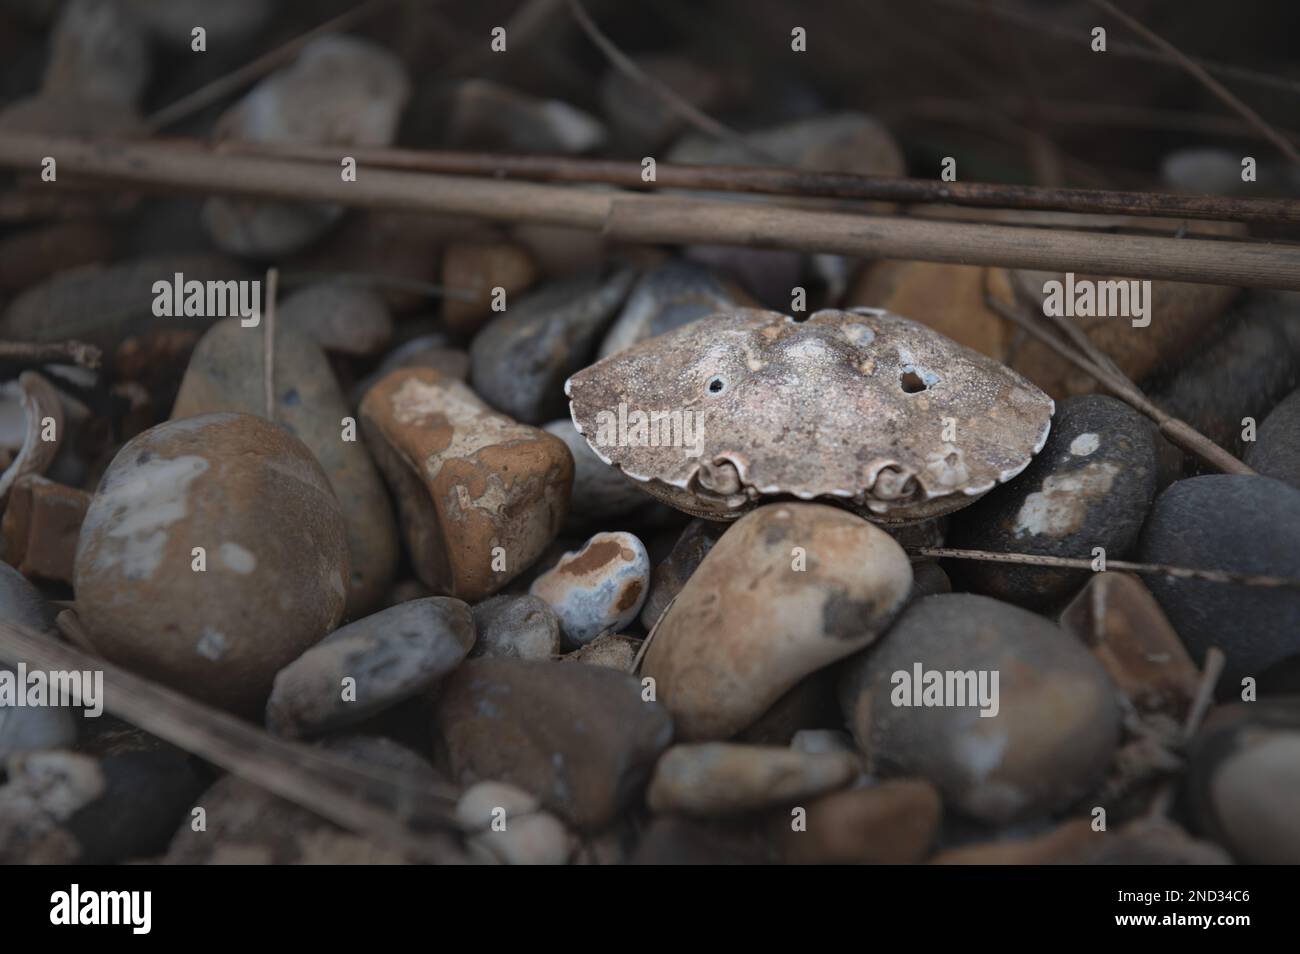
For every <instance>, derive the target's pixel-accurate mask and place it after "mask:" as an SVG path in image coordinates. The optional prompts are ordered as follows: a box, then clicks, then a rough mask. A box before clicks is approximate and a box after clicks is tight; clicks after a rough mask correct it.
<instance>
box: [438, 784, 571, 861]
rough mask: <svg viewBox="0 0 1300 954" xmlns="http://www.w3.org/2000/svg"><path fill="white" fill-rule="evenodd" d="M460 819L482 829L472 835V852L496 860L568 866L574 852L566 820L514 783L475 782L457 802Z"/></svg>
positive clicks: (466, 824)
mask: <svg viewBox="0 0 1300 954" xmlns="http://www.w3.org/2000/svg"><path fill="white" fill-rule="evenodd" d="M456 818H457V820H458V821H459V822H460V823H461V824H462V825H464V826H465V827H466V828H467V829H468V830H469V831H471V832H477V834H472V835H471V836H470V838H469V845H468V846H469V849H470V851H471V852H472V853H475V854H477V855H478V856H479V857H480V858H482V859H484V860H486V861H490V862H492V863H496V864H503V865H562V864H564V863H565V862H567V861H568V860H569V855H570V854H572V852H573V845H572V839H571V838H570V837H569V833H568V831H567V830H566V829H565V827H564V824H563V822H561V821H560V820H559V819H558V818H556V817H555V816H554V815H552V814H550V813H549V812H544V811H542V810H541V805H540V803H539V802H538V801H537V799H536V798H534V797H533V796H532V795H529V794H528V793H527V792H525V791H524V790H523V789H520V788H516V787H515V786H513V785H505V784H502V783H500V782H479V783H478V784H477V785H471V786H470V787H469V788H467V789H466V790H465V794H463V795H462V796H461V797H460V801H459V802H458V803H457V804H456Z"/></svg>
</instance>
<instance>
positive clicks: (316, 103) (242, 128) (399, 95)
mask: <svg viewBox="0 0 1300 954" xmlns="http://www.w3.org/2000/svg"><path fill="white" fill-rule="evenodd" d="M410 93H411V86H410V80H409V79H408V78H407V75H406V69H405V67H404V66H403V65H402V63H401V61H400V60H399V59H398V58H397V57H395V56H394V55H393V54H391V53H389V52H388V51H387V50H385V49H384V48H383V47H380V46H377V45H375V44H374V43H371V42H369V41H366V40H359V39H356V38H355V37H349V36H324V37H320V38H318V39H315V40H312V41H311V42H310V43H308V44H307V45H306V46H305V47H303V50H302V52H301V53H299V54H298V58H297V60H295V61H294V62H293V63H292V64H291V65H289V66H287V67H284V68H282V69H280V70H278V71H276V72H275V73H272V74H271V75H270V76H268V77H267V78H266V79H264V80H262V81H261V82H260V83H258V84H257V86H255V87H253V89H252V90H251V91H249V92H248V94H247V95H245V96H244V98H243V99H241V100H240V101H239V102H238V103H236V104H235V105H234V106H233V107H231V108H230V109H229V110H228V111H227V112H226V113H225V114H224V115H223V116H222V117H221V118H220V119H219V120H218V122H217V128H216V135H217V137H218V138H220V139H237V140H242V141H245V142H253V143H285V142H290V143H316V144H328V145H337V146H341V147H348V146H387V145H389V144H390V143H391V142H392V141H393V140H394V138H395V137H396V135H397V127H398V123H399V122H400V121H401V118H402V111H403V109H404V108H405V106H406V101H407V99H408V98H409V97H410ZM364 174H365V173H364V171H363V170H358V173H357V175H358V178H361V177H362V176H363V175H364ZM342 214H343V209H342V207H341V206H337V205H308V204H303V203H289V202H267V201H263V200H251V199H228V198H224V197H214V198H210V199H208V200H207V202H206V203H204V206H203V224H204V227H205V228H206V229H207V230H208V233H209V235H211V237H212V240H213V241H214V242H215V243H216V245H217V247H218V248H220V249H222V250H223V251H227V252H230V253H232V254H235V255H242V256H249V257H253V258H263V257H266V258H272V257H276V256H280V255H287V254H290V253H292V252H295V251H297V250H299V249H301V248H303V247H305V246H306V245H308V244H310V243H311V242H312V241H314V240H316V239H318V238H320V237H321V236H322V235H323V234H324V233H325V232H326V231H327V230H328V229H329V228H330V227H331V226H332V225H333V224H334V223H335V222H337V221H338V220H339V219H340V218H341V217H342Z"/></svg>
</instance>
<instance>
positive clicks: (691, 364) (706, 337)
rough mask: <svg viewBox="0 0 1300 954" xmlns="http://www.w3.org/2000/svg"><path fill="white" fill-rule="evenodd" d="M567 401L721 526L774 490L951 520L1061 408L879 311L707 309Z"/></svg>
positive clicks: (616, 457)
mask: <svg viewBox="0 0 1300 954" xmlns="http://www.w3.org/2000/svg"><path fill="white" fill-rule="evenodd" d="M565 393H566V394H567V395H568V396H569V401H570V403H569V409H570V413H571V414H572V416H573V422H574V424H575V425H576V426H577V428H578V431H579V432H580V433H581V434H582V435H583V437H585V438H586V440H587V443H588V444H589V445H590V446H591V448H592V449H593V450H594V451H595V452H596V454H597V455H599V457H600V458H601V459H602V460H604V461H605V462H606V463H608V464H611V465H613V466H615V467H617V468H619V470H621V471H623V473H625V474H626V475H627V476H628V477H631V478H633V479H634V480H637V481H640V482H641V484H642V487H643V488H644V489H645V490H646V491H647V492H649V493H651V494H653V495H654V496H656V497H658V498H659V499H661V500H663V501H664V502H665V503H668V504H671V505H672V506H674V507H676V508H678V509H679V510H684V511H686V512H687V513H690V514H693V515H695V516H699V517H705V518H708V519H713V520H731V519H734V518H736V517H739V516H740V515H741V514H743V513H744V512H745V511H746V510H749V509H751V508H752V507H754V506H756V505H757V504H758V503H760V502H765V501H766V499H769V498H773V497H794V498H798V499H801V500H813V499H817V498H831V499H832V500H833V501H838V502H840V503H842V504H844V505H846V506H849V507H851V508H853V509H855V510H858V511H859V512H861V513H862V515H863V516H865V517H867V518H868V519H871V520H874V521H876V522H878V523H887V524H898V523H911V522H913V521H918V520H925V519H929V518H932V517H936V516H940V515H942V514H945V513H949V512H951V511H953V510H957V509H959V508H961V507H964V506H966V505H967V504H970V503H972V502H974V501H975V500H976V499H978V498H979V497H980V496H982V495H983V494H985V493H987V492H988V491H989V490H991V489H992V488H993V487H995V486H996V485H997V484H999V483H1002V482H1004V481H1007V480H1010V479H1011V478H1013V477H1015V476H1016V475H1017V474H1019V473H1020V472H1021V471H1022V470H1024V469H1025V467H1027V466H1028V464H1029V462H1030V460H1031V459H1032V458H1033V456H1034V455H1035V454H1036V453H1038V452H1039V451H1040V450H1042V448H1043V444H1044V443H1045V442H1046V440H1047V433H1048V431H1049V429H1050V428H1051V418H1052V413H1053V411H1054V409H1055V408H1054V405H1053V402H1052V399H1051V398H1049V397H1048V396H1047V395H1046V394H1044V393H1043V392H1042V391H1040V390H1039V389H1038V388H1036V387H1034V386H1033V385H1032V384H1030V383H1029V382H1028V381H1026V380H1025V379H1024V378H1022V377H1021V376H1020V375H1019V374H1016V373H1015V372H1014V371H1012V370H1011V369H1010V368H1007V367H1005V366H1003V365H1001V364H999V363H998V362H996V361H993V360H992V359H990V358H987V357H985V356H984V355H981V354H979V353H977V352H975V351H971V350H970V349H969V348H965V347H962V346H961V345H959V344H957V343H956V342H955V341H952V340H951V339H949V338H946V337H944V336H943V335H941V334H938V333H937V332H935V331H933V330H931V329H930V328H928V327H926V326H925V325H922V324H918V323H917V322H914V321H910V320H908V319H906V318H903V317H901V316H899V315H895V314H891V313H890V312H887V311H883V310H880V309H870V308H859V309H854V310H853V311H819V312H816V313H814V314H813V315H811V316H810V317H808V318H807V320H804V321H797V320H796V319H794V318H791V317H789V316H788V315H782V314H779V313H777V312H772V311H760V310H756V309H736V310H734V311H729V312H727V313H725V314H718V315H712V316H710V317H708V318H703V319H701V320H699V321H696V322H694V323H692V324H689V325H686V326H685V327H683V328H679V329H677V330H676V331H674V332H671V333H669V334H665V335H661V336H659V337H657V338H651V339H649V340H648V341H643V342H641V343H640V344H638V345H636V346H634V347H632V348H630V349H628V350H627V351H623V352H620V353H618V354H615V355H612V356H610V357H608V358H605V359H603V360H601V361H598V362H597V363H596V364H593V365H591V366H590V367H588V368H585V369H583V370H582V371H580V372H578V373H577V374H575V375H573V377H571V378H570V379H569V380H568V381H567V382H566V384H565Z"/></svg>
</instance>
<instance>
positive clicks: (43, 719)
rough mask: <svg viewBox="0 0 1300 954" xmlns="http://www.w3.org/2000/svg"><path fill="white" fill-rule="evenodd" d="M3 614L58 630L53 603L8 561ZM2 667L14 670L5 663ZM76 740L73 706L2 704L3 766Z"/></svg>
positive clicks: (0, 583) (3, 573) (1, 574)
mask: <svg viewBox="0 0 1300 954" xmlns="http://www.w3.org/2000/svg"><path fill="white" fill-rule="evenodd" d="M7 516H8V514H7V513H6V517H7ZM0 617H2V618H4V619H6V620H8V621H10V622H13V623H17V624H18V625H20V626H26V627H29V628H30V629H34V630H36V631H37V632H40V633H46V634H48V635H54V634H55V633H57V632H58V629H57V628H56V627H55V625H54V609H53V607H51V606H50V605H49V604H48V603H46V602H45V598H44V597H43V596H41V594H40V592H39V591H38V590H37V589H36V587H34V586H32V584H31V583H29V582H28V581H27V580H26V579H24V577H23V576H22V574H20V573H19V572H18V571H17V570H15V569H14V568H13V567H11V566H9V565H8V564H7V563H0ZM0 670H2V671H6V672H13V671H14V670H13V669H12V668H11V667H9V666H5V665H3V664H0ZM76 740H77V722H76V719H75V718H74V717H73V713H72V710H71V709H65V708H57V707H53V706H7V705H4V704H0V770H3V768H4V765H5V762H7V761H8V760H9V759H10V758H11V757H12V756H15V755H19V754H21V753H23V752H36V751H40V750H42V749H58V748H65V747H70V746H72V745H73V743H75V742H76ZM0 775H3V771H0Z"/></svg>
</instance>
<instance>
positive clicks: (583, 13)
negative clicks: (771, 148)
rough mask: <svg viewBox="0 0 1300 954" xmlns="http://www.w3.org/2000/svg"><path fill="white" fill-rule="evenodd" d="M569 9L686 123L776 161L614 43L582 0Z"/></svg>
mask: <svg viewBox="0 0 1300 954" xmlns="http://www.w3.org/2000/svg"><path fill="white" fill-rule="evenodd" d="M569 10H570V11H571V12H572V13H573V18H574V20H576V21H577V22H578V26H580V27H582V32H583V33H585V34H587V38H588V39H590V40H591V42H592V43H594V44H596V46H598V47H600V51H601V52H602V53H604V54H605V56H606V57H608V58H609V61H610V62H611V63H613V64H614V67H615V68H616V69H617V70H619V72H621V73H623V74H625V75H626V76H628V77H629V78H630V79H631V80H632V81H633V82H635V83H637V84H639V85H640V86H643V87H645V88H646V89H648V90H649V91H650V92H651V93H653V94H654V95H655V96H657V97H658V98H659V99H661V100H663V101H664V103H665V104H667V106H668V107H669V108H670V109H671V110H672V111H673V112H674V113H676V114H677V115H678V116H680V117H681V118H682V119H683V120H684V121H685V122H687V123H689V124H690V125H692V126H694V127H695V128H696V129H698V130H699V131H700V132H702V133H704V134H705V135H706V136H712V137H713V138H714V139H721V140H723V141H724V142H729V143H731V144H732V145H734V146H738V147H740V148H741V149H744V150H745V151H746V152H748V153H750V154H751V155H753V156H755V157H756V158H758V159H761V160H764V161H767V162H771V161H774V160H775V157H774V156H772V155H769V154H768V153H767V152H766V151H765V150H763V149H760V148H759V147H758V146H756V145H754V144H753V143H752V142H750V141H749V140H748V139H746V138H745V137H744V136H742V135H741V134H740V133H738V132H737V131H736V130H734V129H732V128H731V127H730V126H727V125H725V124H723V123H720V122H718V121H717V120H716V119H714V118H713V117H712V116H710V115H709V114H708V113H706V112H704V111H703V110H701V109H699V108H698V107H696V106H694V105H692V104H691V103H689V102H687V101H686V100H685V99H683V98H682V97H681V96H679V95H678V94H677V92H676V91H674V90H673V89H672V87H670V86H668V84H666V83H664V82H662V81H660V80H659V79H657V78H656V77H654V76H651V75H650V74H649V73H647V72H646V71H645V70H643V69H641V67H639V66H637V65H636V63H635V62H634V61H633V60H632V58H631V57H629V56H628V55H627V54H626V53H624V52H623V51H622V50H620V49H619V48H618V47H617V46H616V45H615V44H614V41H613V40H611V39H610V38H609V37H608V36H607V35H606V34H605V33H604V32H602V31H601V29H600V27H598V26H597V25H596V21H595V20H593V19H592V18H591V15H590V14H589V13H587V10H586V8H585V7H583V5H582V3H581V0H569Z"/></svg>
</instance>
